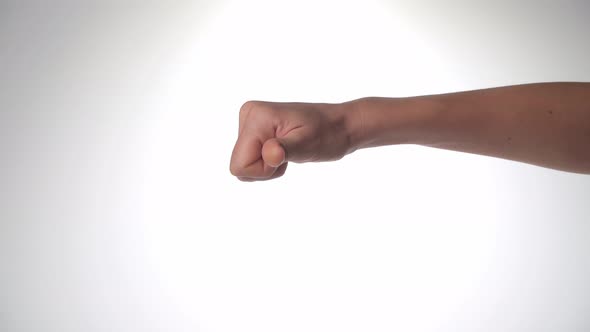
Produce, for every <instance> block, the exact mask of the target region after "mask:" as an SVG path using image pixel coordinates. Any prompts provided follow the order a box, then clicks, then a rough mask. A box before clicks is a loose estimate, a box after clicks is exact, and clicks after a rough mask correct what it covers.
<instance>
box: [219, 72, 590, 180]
mask: <svg viewBox="0 0 590 332" xmlns="http://www.w3.org/2000/svg"><path fill="white" fill-rule="evenodd" d="M392 144H419V145H424V146H428V147H434V148H441V149H448V150H455V151H462V152H468V153H475V154H480V155H486V156H492V157H498V158H504V159H510V160H515V161H520V162H525V163H530V164H534V165H538V166H543V167H548V168H554V169H559V170H564V171H569V172H577V173H586V174H588V173H590V83H535V84H523V85H515V86H506V87H498V88H489V89H480V90H473V91H464V92H456V93H448V94H440V95H426V96H416V97H404V98H383V97H367V98H361V99H356V100H352V101H348V102H344V103H340V104H326V103H271V102H262V101H251V102H247V103H245V104H244V105H243V106H242V109H241V111H240V128H239V135H238V140H237V142H236V145H235V147H234V151H233V153H232V159H231V163H230V171H231V173H232V174H233V175H235V176H237V177H238V178H239V179H240V180H243V181H255V180H256V181H259V180H268V179H273V178H276V177H279V176H282V175H283V174H284V172H285V170H286V167H287V164H288V162H289V161H291V162H298V163H301V162H318V161H334V160H338V159H340V158H342V157H344V156H345V155H347V154H350V153H352V152H354V151H356V150H358V149H362V148H369V147H377V146H383V145H392Z"/></svg>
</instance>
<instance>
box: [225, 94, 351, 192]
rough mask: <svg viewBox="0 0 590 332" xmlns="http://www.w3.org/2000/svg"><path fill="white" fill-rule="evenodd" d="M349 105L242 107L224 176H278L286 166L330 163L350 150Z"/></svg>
mask: <svg viewBox="0 0 590 332" xmlns="http://www.w3.org/2000/svg"><path fill="white" fill-rule="evenodd" d="M351 111H352V107H351V106H350V105H349V104H346V103H344V104H312V103H270V102H261V101H249V102H246V103H245V104H244V105H243V106H242V108H241V109H240V121H239V134H238V140H237V142H236V144H235V146H234V149H233V152H232V156H231V163H230V172H231V173H232V174H233V175H234V176H236V177H238V179H240V180H242V181H260V180H269V179H274V178H278V177H280V176H282V175H283V174H284V173H285V170H286V169H287V164H288V162H289V161H292V162H297V163H304V162H311V161H315V162H317V161H332V160H338V159H340V158H342V157H344V156H345V155H346V154H348V153H351V152H352V151H354V149H353V148H352V144H351V135H350V130H349V124H350V122H351V121H350V119H349V118H350V115H351V113H352V112H351Z"/></svg>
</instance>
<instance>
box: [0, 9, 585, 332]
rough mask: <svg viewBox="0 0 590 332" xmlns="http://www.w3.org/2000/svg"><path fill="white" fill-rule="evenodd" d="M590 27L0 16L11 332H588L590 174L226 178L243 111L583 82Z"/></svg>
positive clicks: (402, 164)
mask: <svg viewBox="0 0 590 332" xmlns="http://www.w3.org/2000/svg"><path fill="white" fill-rule="evenodd" d="M588 13H590V5H589V4H588V2H587V1H546V2H544V1H534V2H533V1H531V2H529V3H526V2H520V3H519V4H514V2H510V1H506V2H498V1H487V2H473V1H445V2H442V1H376V0H370V1H358V2H346V1H322V0H320V1H311V0H306V1H292V2H280V1H196V2H188V1H184V2H183V1H160V2H155V1H152V2H139V1H138V2H132V1H122V2H114V1H113V2H100V3H99V2H94V3H93V2H73V1H72V2H71V3H70V2H51V4H49V2H47V3H36V2H33V1H23V2H16V1H14V2H10V1H8V2H2V3H1V4H0V129H1V130H0V137H1V140H0V149H1V150H0V152H1V153H2V154H1V163H0V172H1V173H0V188H1V189H0V208H1V210H0V330H2V331H26V332H29V331H56V332H57V331H59V332H69V331H76V332H77V331H85V332H91V331H101V332H102V331H174V332H176V331H203V332H213V331H219V332H221V331H256V332H264V331H393V330H399V331H424V332H426V331H428V332H430V331H432V332H434V331H437V332H438V331H454V332H457V331H490V332H491V331H515V332H516V331H519V332H524V331H531V332H532V331H535V332H542V331H586V330H588V328H590V320H589V318H588V315H587V314H588V312H589V311H590V286H589V285H590V284H589V283H588V280H590V259H589V255H588V254H589V253H590V244H589V243H590V242H589V239H590V223H589V222H590V220H589V219H590V218H589V216H590V204H588V202H589V198H590V178H589V177H588V176H583V175H575V174H568V173H564V172H559V171H553V170H548V169H543V168H539V167H535V166H529V165H524V164H519V163H515V162H510V161H504V160H499V159H493V158H487V157H481V156H474V155H468V154H462V153H457V152H448V151H442V150H434V149H427V148H421V147H416V146H395V147H393V146H392V147H383V148H375V149H367V150H361V151H357V152H356V153H354V154H353V155H350V156H347V157H345V158H344V159H343V160H341V161H338V162H333V163H317V164H291V165H290V166H289V169H288V170H287V174H286V175H285V176H284V177H283V178H281V179H277V180H274V181H271V182H265V183H241V182H239V181H237V180H236V179H234V178H233V177H232V176H231V175H230V173H229V157H230V154H231V149H232V147H233V144H234V142H235V139H236V137H237V119H238V117H237V114H238V113H237V112H238V109H239V107H240V106H241V104H242V103H243V102H245V101H246V100H249V99H259V100H272V101H308V102H313V101H321V102H341V101H346V100H350V99H355V98H359V97H363V96H396V97H402V96H410V95H420V94H431V93H444V92H452V91H459V90H468V89H477V88H485V87H491V86H498V85H509V84H519V83H528V82H539V81H584V80H586V81H588V80H590V61H588V54H590V43H588V41H587V39H588V32H590V20H588V18H587V14H588ZM474 111H476V110H474Z"/></svg>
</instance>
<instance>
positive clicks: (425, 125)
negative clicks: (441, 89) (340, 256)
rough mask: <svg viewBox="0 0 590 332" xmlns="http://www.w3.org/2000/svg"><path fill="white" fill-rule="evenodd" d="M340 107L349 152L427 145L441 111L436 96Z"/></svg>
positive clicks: (376, 100)
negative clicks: (385, 146) (379, 147)
mask: <svg viewBox="0 0 590 332" xmlns="http://www.w3.org/2000/svg"><path fill="white" fill-rule="evenodd" d="M341 105H342V107H343V108H344V112H345V114H346V128H347V132H348V137H349V141H350V145H351V152H352V151H355V150H358V149H362V148H369V147H375V146H382V145H393V144H425V143H429V142H430V141H431V140H432V137H431V136H432V134H434V132H433V130H434V127H435V126H434V124H435V119H436V117H437V115H438V114H439V113H440V111H442V110H443V109H444V107H445V106H444V104H443V102H442V101H441V99H439V98H437V97H436V96H421V97H406V98H381V97H367V98H361V99H356V100H352V101H349V102H345V103H342V104H341Z"/></svg>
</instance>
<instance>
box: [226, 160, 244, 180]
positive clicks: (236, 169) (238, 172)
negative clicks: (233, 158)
mask: <svg viewBox="0 0 590 332" xmlns="http://www.w3.org/2000/svg"><path fill="white" fill-rule="evenodd" d="M229 172H230V173H231V174H232V175H233V176H237V177H241V176H243V175H244V168H243V167H241V166H239V165H237V164H236V163H232V164H230V166H229Z"/></svg>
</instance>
